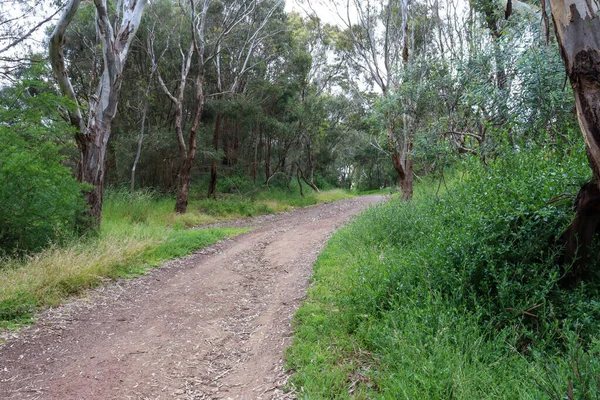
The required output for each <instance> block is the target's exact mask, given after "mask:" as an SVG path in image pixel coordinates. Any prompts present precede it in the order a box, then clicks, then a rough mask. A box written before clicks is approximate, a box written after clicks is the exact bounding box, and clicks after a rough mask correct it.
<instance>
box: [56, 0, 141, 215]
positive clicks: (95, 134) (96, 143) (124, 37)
mask: <svg viewBox="0 0 600 400" xmlns="http://www.w3.org/2000/svg"><path fill="white" fill-rule="evenodd" d="M79 4H80V1H79V0H71V1H70V2H69V3H68V5H67V6H66V7H65V9H64V11H63V14H62V16H61V18H60V20H59V22H58V24H57V25H56V28H55V29H54V32H53V33H52V35H51V37H50V44H49V53H50V54H49V56H50V63H51V65H52V70H53V72H54V75H55V77H56V80H57V82H58V85H59V87H60V89H61V91H62V92H63V94H64V95H65V96H66V97H68V98H69V99H70V100H71V101H73V102H74V103H75V105H76V106H75V107H74V110H71V111H70V112H69V119H70V122H71V124H72V125H73V126H74V127H75V128H76V129H77V131H76V133H75V140H76V142H77V145H78V147H79V150H80V153H81V159H80V164H79V168H80V171H79V173H78V176H79V177H80V179H81V180H82V181H84V182H86V183H88V184H90V186H91V189H90V190H89V191H86V192H84V195H85V197H86V201H87V203H88V206H89V210H88V215H89V217H90V222H89V223H90V224H91V225H92V226H94V227H98V226H100V222H101V218H102V198H103V193H104V181H105V177H106V166H107V164H108V160H107V148H108V143H109V140H110V136H111V125H112V121H113V120H114V118H115V115H116V113H117V105H118V100H119V92H120V91H121V84H122V81H123V68H124V66H125V61H126V60H127V55H128V53H129V46H130V45H131V42H132V41H133V38H134V37H135V33H136V31H137V29H138V27H139V25H140V21H141V18H142V12H143V10H144V7H145V5H146V1H145V0H139V1H136V0H125V1H123V2H122V7H123V13H122V19H121V22H120V26H119V29H118V30H117V32H116V33H115V32H114V29H113V26H112V24H111V22H110V20H109V18H108V11H107V10H108V6H107V1H106V0H94V5H95V7H96V30H97V33H98V37H99V39H100V44H101V46H102V55H103V60H104V62H103V63H102V65H103V70H102V74H101V78H100V80H99V82H98V85H97V87H96V90H95V95H94V96H93V97H91V99H90V102H89V106H90V114H89V116H88V119H87V121H85V120H84V118H83V116H82V114H81V110H80V107H79V103H78V101H77V96H76V94H75V91H74V90H73V86H72V84H71V82H70V80H69V77H68V75H67V69H66V66H65V57H64V51H63V46H64V42H65V32H66V30H67V28H68V27H69V25H70V23H71V21H72V20H73V18H74V17H75V14H76V13H77V9H78V8H79Z"/></svg>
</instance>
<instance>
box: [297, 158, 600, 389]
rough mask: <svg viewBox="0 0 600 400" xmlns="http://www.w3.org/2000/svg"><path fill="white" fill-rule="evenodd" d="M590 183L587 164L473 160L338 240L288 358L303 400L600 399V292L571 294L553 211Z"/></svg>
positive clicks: (561, 218)
mask: <svg viewBox="0 0 600 400" xmlns="http://www.w3.org/2000/svg"><path fill="white" fill-rule="evenodd" d="M587 173H588V171H587V163H586V160H585V155H584V154H583V151H579V152H577V153H576V154H575V153H571V154H570V155H566V154H565V153H563V152H562V151H559V150H553V149H551V148H539V147H537V146H530V147H527V148H524V149H520V150H518V151H516V152H515V153H512V154H507V155H506V156H504V157H503V158H498V159H497V160H495V161H494V162H490V163H488V165H485V164H483V163H481V162H479V161H474V160H470V161H467V162H465V163H464V164H463V165H462V166H460V167H456V168H455V169H454V172H453V173H452V174H450V173H447V175H449V176H447V177H446V178H447V181H448V185H443V183H442V182H437V181H433V180H432V181H430V182H429V183H423V184H422V185H421V186H420V187H418V194H417V196H416V199H415V200H413V201H412V202H410V203H406V202H400V201H398V200H395V199H393V200H391V201H390V202H389V203H387V204H385V205H382V206H380V207H377V208H374V209H371V210H369V211H367V212H366V213H364V214H363V215H361V216H360V217H358V218H357V220H356V221H355V223H353V224H352V225H351V226H349V227H347V228H346V229H344V230H343V231H340V232H339V233H338V234H336V235H335V236H334V238H333V239H332V241H331V242H330V245H329V246H328V247H327V248H326V250H325V251H324V252H323V254H322V255H321V256H320V258H319V260H318V262H317V265H316V266H315V276H314V280H315V285H314V286H313V288H311V290H310V293H309V298H308V301H307V302H306V303H305V304H304V305H303V307H302V308H301V310H300V311H299V312H298V314H297V317H296V322H295V324H296V329H297V334H296V342H295V344H294V345H293V346H292V347H291V348H290V350H289V351H288V357H287V360H288V367H289V368H292V369H294V370H295V371H296V374H295V375H294V377H293V379H292V381H291V382H292V383H291V384H292V385H293V386H294V387H295V388H296V390H298V393H299V397H300V398H314V397H318V398H348V397H351V398H389V399H397V398H435V399H437V398H458V399H471V398H505V399H515V398H521V399H539V398H548V397H553V396H554V397H553V398H558V397H564V396H565V395H566V394H567V392H568V387H569V385H572V386H573V387H574V389H573V390H574V391H575V392H577V393H579V394H580V397H578V398H592V397H590V396H592V394H593V393H594V391H595V390H597V389H598V387H597V383H596V382H595V380H594V378H591V377H597V376H598V374H599V373H600V365H598V364H597V363H596V362H593V360H594V359H595V357H596V356H597V343H598V338H599V337H598V331H599V329H600V312H599V311H600V309H599V308H598V302H597V295H598V287H597V284H592V283H587V284H585V285H582V286H581V287H580V288H578V290H575V291H574V292H571V293H568V292H566V291H564V290H563V289H561V287H560V286H559V285H558V283H557V281H558V279H559V277H560V275H561V273H562V272H563V269H562V267H561V266H559V265H556V263H555V258H556V254H557V252H558V251H559V250H560V248H559V246H557V245H556V244H555V242H554V239H555V238H556V237H558V236H559V235H560V233H561V232H562V230H563V229H564V228H565V227H566V225H567V224H568V223H569V221H570V218H571V217H572V210H571V206H570V203H569V202H551V200H552V199H553V198H554V197H555V196H557V195H558V194H561V193H569V192H576V191H577V189H578V187H579V185H580V184H581V183H582V177H584V176H586V175H587ZM567 267H568V266H567ZM588 377H590V378H588ZM550 392H551V393H554V395H551V394H549V393H550Z"/></svg>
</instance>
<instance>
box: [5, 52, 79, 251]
mask: <svg viewBox="0 0 600 400" xmlns="http://www.w3.org/2000/svg"><path fill="white" fill-rule="evenodd" d="M48 73H49V71H48V68H47V65H46V64H45V63H42V62H38V63H36V64H34V65H33V66H32V67H31V68H30V69H29V68H28V69H27V70H26V71H24V73H22V76H20V77H17V78H18V79H17V81H16V82H15V83H14V84H13V85H11V86H7V87H4V88H2V90H1V91H0V121H2V123H0V255H2V254H3V253H5V252H23V251H36V250H40V249H41V248H43V247H44V246H46V245H47V244H48V243H50V242H56V241H58V240H60V239H63V238H65V237H69V236H71V235H73V233H74V232H75V231H76V227H75V224H76V221H77V220H78V219H79V218H80V215H81V214H80V213H81V212H82V211H83V208H84V201H83V198H82V196H81V190H82V189H83V187H82V185H80V184H78V183H77V181H76V180H75V179H74V178H73V177H72V176H71V171H70V170H69V168H68V167H66V166H65V165H64V164H65V154H66V153H68V152H69V151H70V148H69V146H64V145H63V144H62V143H64V142H65V137H66V136H67V135H69V134H70V133H71V130H72V129H71V127H70V126H69V124H68V123H67V122H65V121H64V120H63V119H62V118H61V115H60V112H59V109H67V108H70V107H71V104H70V102H69V101H65V99H64V97H62V96H58V95H57V94H56V92H55V91H54V89H53V88H52V87H51V85H49V84H48V82H47V81H46V80H45V77H46V76H47V74H48ZM67 143H70V142H69V141H67ZM72 147H74V145H72Z"/></svg>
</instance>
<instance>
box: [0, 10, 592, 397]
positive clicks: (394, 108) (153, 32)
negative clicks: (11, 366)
mask: <svg viewBox="0 0 600 400" xmlns="http://www.w3.org/2000/svg"><path fill="white" fill-rule="evenodd" d="M287 1H290V0H287ZM1 4H2V8H3V10H2V11H1V12H0V31H1V32H2V35H0V62H1V63H2V64H1V65H0V67H1V68H0V69H1V70H0V281H2V282H0V327H2V328H12V327H15V326H18V325H20V324H27V323H28V322H30V321H31V320H32V318H33V316H34V314H35V312H36V311H38V310H40V309H44V308H46V307H49V306H54V305H56V304H60V303H62V302H64V301H65V299H66V298H68V296H70V295H73V294H77V293H80V292H81V291H83V290H85V289H87V288H90V287H94V286H97V285H99V284H102V282H103V281H104V280H105V279H107V278H109V279H114V278H118V277H132V276H137V275H139V274H143V273H144V271H145V270H146V269H147V268H150V267H153V266H158V265H160V264H161V263H163V262H164V261H165V260H168V259H171V258H174V257H180V256H183V255H186V254H189V253H191V252H193V251H195V250H196V249H198V248H200V247H202V246H206V245H207V244H210V243H214V242H216V241H218V240H220V239H223V238H225V237H229V236H231V235H234V234H237V233H239V232H241V230H240V229H234V228H218V227H217V228H211V229H207V230H195V229H189V228H192V227H195V226H198V225H201V224H206V223H211V222H215V221H220V220H222V219H223V218H234V217H239V216H253V215H259V214H266V213H275V212H281V211H286V210H289V209H291V208H292V207H301V206H306V205H311V204H315V203H317V202H324V201H334V200H338V199H341V198H347V197H352V196H357V195H362V194H367V193H384V194H386V195H390V199H389V200H388V201H387V202H386V204H384V205H381V206H378V207H374V208H371V209H369V210H368V211H367V212H365V213H364V214H362V215H360V216H359V217H358V218H357V219H356V220H355V221H354V222H353V223H351V224H350V225H349V226H347V227H345V228H343V229H342V230H341V231H339V232H338V233H336V234H335V235H334V236H333V238H332V239H331V241H330V242H329V245H328V246H327V247H326V249H325V250H324V251H323V253H322V254H321V255H320V256H319V259H318V261H317V263H316V265H315V267H314V277H313V278H312V282H313V285H312V287H311V288H310V290H309V293H308V297H307V299H306V301H305V302H304V303H303V305H302V307H301V308H300V310H299V311H298V313H297V314H296V316H295V319H294V329H295V336H294V338H295V339H294V344H293V345H292V346H291V347H290V348H289V349H288V350H287V352H286V365H287V368H288V369H289V370H291V371H293V375H292V377H291V379H290V381H289V383H288V388H289V390H294V391H296V393H297V396H298V397H299V398H356V399H366V398H389V399H399V398H431V399H449V398H459V399H472V398H506V399H512V398H523V399H540V398H549V399H559V398H560V399H565V398H567V399H595V398H598V397H597V396H598V393H600V364H599V361H598V360H600V336H599V332H600V302H599V301H598V298H599V295H600V277H599V276H598V270H597V264H598V254H599V253H598V251H599V247H598V246H599V245H600V242H598V238H597V235H596V233H597V231H598V222H600V210H599V209H598V204H599V203H598V202H599V201H600V189H599V186H598V185H599V183H598V182H599V179H600V136H599V133H598V132H599V129H600V112H598V110H599V109H600V94H599V93H600V90H599V88H600V86H599V85H600V81H599V80H598V73H599V71H600V57H599V55H598V54H600V53H599V52H600V39H598V38H600V19H599V14H598V8H599V6H598V5H597V4H596V3H595V2H587V1H583V0H550V1H549V2H547V1H545V0H539V1H538V0H526V1H519V0H469V1H465V0H348V1H347V2H337V1H335V0H323V1H315V2H312V1H307V2H302V3H300V2H299V3H295V4H291V3H290V4H286V2H285V1H284V0H190V1H189V2H175V1H171V0H152V1H145V0H137V1H136V0H122V1H119V2H108V1H106V0H95V1H93V2H91V1H83V2H82V1H79V0H70V1H68V2H66V3H64V4H63V3H62V2H44V1H42V0H35V1H34V0H31V1H28V2H27V1H24V2H16V3H15V2H13V1H12V0H2V3H1ZM15 4H19V6H18V7H17V6H15ZM9 6H10V7H11V8H12V9H13V11H11V12H9V11H8V9H9ZM15 10H16V11H15ZM19 12H20V14H19ZM40 14H41V15H40ZM34 17H38V19H37V20H36V21H40V22H39V24H38V22H32V21H33V19H34ZM34 34H37V35H38V37H39V39H36V40H33V39H32V38H33V37H34ZM32 40H33V42H32ZM32 43H33V44H32ZM90 260H93V261H90Z"/></svg>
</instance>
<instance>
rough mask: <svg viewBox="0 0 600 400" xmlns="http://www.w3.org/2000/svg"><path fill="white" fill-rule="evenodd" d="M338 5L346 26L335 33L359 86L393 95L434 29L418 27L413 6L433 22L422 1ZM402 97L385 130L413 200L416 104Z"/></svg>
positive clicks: (402, 183) (354, 1)
mask: <svg viewBox="0 0 600 400" xmlns="http://www.w3.org/2000/svg"><path fill="white" fill-rule="evenodd" d="M333 7H334V8H335V9H336V13H337V16H338V17H339V19H340V20H341V21H343V30H342V31H340V32H339V33H338V34H337V35H336V41H337V45H338V51H339V52H340V53H341V54H343V56H344V58H345V60H347V62H348V63H349V65H350V66H351V68H352V70H353V72H354V73H355V74H356V75H358V76H359V77H361V79H358V82H357V83H358V85H359V87H360V85H361V84H362V85H363V86H364V85H366V84H369V83H372V84H374V85H375V87H376V89H377V91H378V92H379V93H380V96H381V98H383V99H386V98H388V96H390V94H391V92H392V91H393V90H394V88H396V87H398V86H400V85H401V84H402V80H401V76H402V74H401V73H400V72H401V71H402V69H403V68H406V67H408V66H409V65H410V63H411V62H413V60H414V59H415V58H416V55H417V53H418V52H419V51H420V50H422V45H423V44H424V43H426V39H425V38H424V37H419V33H421V34H425V35H427V34H429V29H424V30H421V31H420V32H417V29H418V28H419V27H420V26H421V25H422V24H421V25H418V24H417V23H416V22H415V21H414V20H411V18H412V16H413V13H414V10H415V9H417V10H419V9H420V10H421V12H422V15H423V16H425V18H424V20H425V21H428V18H427V16H426V15H427V14H426V12H425V10H423V9H422V7H423V6H422V5H420V4H418V3H414V2H411V1H409V0H368V1H359V0H352V1H349V2H348V9H346V10H341V9H339V8H337V5H336V4H335V3H333ZM401 101H402V103H401V104H400V105H399V107H394V108H388V109H387V110H386V112H385V114H384V120H385V133H386V136H387V141H388V144H389V147H390V149H391V159H392V163H393V165H394V168H395V170H396V173H397V179H398V185H399V186H400V189H401V190H402V198H403V199H404V200H409V199H410V198H411V197H412V192H413V160H412V158H411V151H412V147H413V138H412V124H413V123H414V120H413V119H412V117H411V111H410V110H411V109H412V108H413V104H412V101H411V99H408V98H403V99H401Z"/></svg>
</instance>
